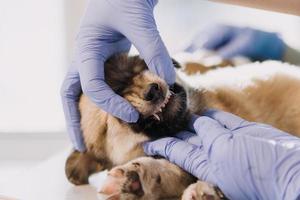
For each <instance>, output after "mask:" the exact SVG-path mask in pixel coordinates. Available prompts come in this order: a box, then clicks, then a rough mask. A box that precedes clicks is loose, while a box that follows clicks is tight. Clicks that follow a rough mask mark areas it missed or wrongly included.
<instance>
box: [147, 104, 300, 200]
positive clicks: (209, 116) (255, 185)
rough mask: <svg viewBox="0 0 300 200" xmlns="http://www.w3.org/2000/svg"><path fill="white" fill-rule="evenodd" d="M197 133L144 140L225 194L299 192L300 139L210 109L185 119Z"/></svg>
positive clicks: (289, 197) (152, 151)
mask: <svg viewBox="0 0 300 200" xmlns="http://www.w3.org/2000/svg"><path fill="white" fill-rule="evenodd" d="M190 128H191V130H192V129H194V131H195V132H196V134H194V133H192V132H188V131H185V132H182V133H179V134H178V138H163V139H159V140H156V141H153V142H148V143H145V145H144V150H145V152H146V153H147V154H148V155H161V156H164V157H166V158H167V159H168V160H170V161H171V162H173V163H175V164H177V165H179V166H180V167H182V168H183V169H185V170H186V171H188V172H189V173H191V174H193V175H194V176H196V177H198V178H199V179H200V180H204V181H207V182H210V183H213V184H215V185H217V186H218V187H219V188H220V189H221V190H222V191H223V192H224V194H225V195H226V196H227V197H228V198H229V199H233V200H234V199H270V200H271V199H272V200H275V199H286V200H293V199H297V198H300V139H299V138H297V137H294V136H291V135H289V134H287V133H285V132H282V131H280V130H278V129H275V128H273V127H271V126H268V125H264V124H258V123H251V122H248V121H245V120H243V119H241V118H239V117H237V116H235V115H233V114H230V113H225V112H221V111H215V110H210V111H208V112H207V113H205V116H201V117H198V118H196V119H195V120H194V121H193V122H191V125H190Z"/></svg>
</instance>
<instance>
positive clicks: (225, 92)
mask: <svg viewBox="0 0 300 200" xmlns="http://www.w3.org/2000/svg"><path fill="white" fill-rule="evenodd" d="M105 69H106V72H105V74H106V81H107V82H108V84H109V85H110V86H111V87H112V89H113V90H114V91H115V92H116V93H117V94H119V95H121V96H123V97H124V98H125V99H127V100H128V101H129V102H130V103H131V104H132V105H133V106H134V107H135V108H136V109H137V110H138V111H139V112H140V113H141V116H140V120H139V121H138V122H137V123H134V124H128V123H125V122H122V121H121V120H119V119H117V118H115V117H113V116H111V115H110V114H108V113H106V112H105V111H103V110H101V109H99V108H98V107H97V106H96V105H95V104H93V103H92V102H91V101H90V100H89V99H88V98H87V97H86V96H84V95H83V96H82V97H81V99H80V105H79V106H80V112H81V126H82V131H83V136H84V140H85V144H86V146H87V151H86V152H85V153H79V152H76V151H75V152H73V153H72V154H71V155H70V156H69V158H68V160H67V163H66V174H67V177H68V179H69V180H70V181H71V182H72V183H74V184H77V185H80V184H86V183H88V176H89V175H90V174H91V173H94V172H98V171H101V170H104V169H111V168H113V167H114V168H113V169H112V170H111V171H110V178H109V180H108V181H107V184H106V187H105V188H103V190H102V191H103V192H104V193H107V194H114V196H113V197H112V199H143V200H152V199H153V200H155V199H170V198H175V199H176V198H177V199H178V198H179V197H180V196H181V194H182V193H183V191H184V189H185V188H187V187H188V186H189V185H190V184H192V183H194V182H195V179H194V178H193V177H192V176H191V175H189V174H187V173H186V172H184V171H183V170H181V169H180V168H178V167H177V166H176V165H173V164H171V163H169V162H168V161H167V160H165V159H158V160H157V159H154V158H150V157H144V156H145V154H144V151H143V149H142V143H143V142H145V141H148V140H150V139H155V138H159V137H163V136H173V134H176V133H177V132H178V131H180V130H184V129H186V126H187V124H188V121H189V117H190V113H194V114H198V115H201V113H202V112H203V111H204V110H205V109H206V108H217V109H221V110H224V111H228V112H231V113H234V114H236V115H238V116H241V117H243V118H245V119H246V120H248V121H256V122H262V123H268V124H270V125H273V126H275V127H277V128H279V129H282V130H284V131H287V132H289V133H292V134H294V135H298V136H300V109H299V108H298V105H297V104H298V102H299V100H300V87H299V86H300V81H299V80H297V79H293V78H291V77H288V76H280V75H279V76H275V77H273V78H272V79H270V80H266V81H256V82H255V84H254V85H251V86H249V87H247V88H245V89H243V90H234V89H230V88H222V87H219V88H217V89H215V90H188V91H190V92H188V100H189V107H188V108H187V102H186V98H187V97H186V95H187V94H186V93H185V92H184V90H183V88H181V87H180V86H178V85H176V86H174V87H173V88H168V86H167V85H166V83H165V82H164V81H163V80H162V79H160V78H159V77H158V76H156V75H154V74H152V73H150V72H149V71H147V67H146V65H145V63H144V62H143V61H142V60H141V59H139V58H138V57H134V58H129V57H128V56H127V55H121V56H117V57H113V58H112V59H110V60H109V61H108V62H107V63H106V67H105ZM124 77H125V78H124ZM153 90H155V94H160V95H159V96H155V95H153V94H152V91H153ZM170 93H172V95H170ZM149 99H150V100H149ZM169 183H172V184H169ZM192 190H197V192H196V193H195V192H193V191H192ZM199 190H200V192H199ZM192 194H197V196H193V195H192ZM200 194H201V195H200ZM193 198H194V199H206V198H211V199H220V198H222V194H221V193H220V192H216V190H215V188H213V187H212V186H210V185H209V184H205V183H203V182H198V183H197V184H194V185H192V186H190V187H189V188H188V189H187V191H186V192H185V193H184V196H183V199H184V200H190V199H193Z"/></svg>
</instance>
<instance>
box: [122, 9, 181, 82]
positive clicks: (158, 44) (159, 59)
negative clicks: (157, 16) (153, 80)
mask: <svg viewBox="0 0 300 200" xmlns="http://www.w3.org/2000/svg"><path fill="white" fill-rule="evenodd" d="M132 12H134V14H132V15H126V16H127V17H126V18H125V19H123V21H122V22H123V23H121V24H118V26H117V27H118V28H117V29H118V30H119V31H120V32H121V33H123V34H124V35H125V37H127V38H128V39H129V40H130V41H131V42H132V44H133V45H134V46H135V47H136V48H137V50H138V51H139V53H140V55H141V57H142V58H143V59H144V60H145V62H146V64H147V66H148V67H149V69H150V71H151V72H153V73H155V74H157V75H159V76H160V77H161V78H163V79H164V80H165V81H166V82H167V83H168V84H169V85H171V84H174V82H175V70H174V66H173V63H172V60H171V58H170V55H169V53H168V51H167V48H166V47H165V45H164V43H163V41H162V39H161V37H160V34H159V32H158V30H157V27H156V23H155V20H154V17H153V8H152V9H151V6H148V9H147V8H143V9H142V11H141V10H139V9H134V10H133V11H132Z"/></svg>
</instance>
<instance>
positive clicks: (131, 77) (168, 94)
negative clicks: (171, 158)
mask: <svg viewBox="0 0 300 200" xmlns="http://www.w3.org/2000/svg"><path fill="white" fill-rule="evenodd" d="M174 65H175V66H176V67H178V66H179V65H178V63H174ZM105 79H106V82H107V83H108V85H109V86H110V87H111V88H112V89H113V90H114V92H116V93H117V94H118V95H120V96H122V97H124V98H125V99H126V100H127V101H129V102H130V103H131V104H132V105H133V106H134V107H135V108H136V110H137V111H138V112H139V113H140V118H139V120H138V122H137V123H131V124H130V126H131V128H132V129H133V130H134V131H135V132H143V133H145V134H147V135H148V136H150V137H151V138H159V137H163V136H170V135H172V134H175V133H177V132H178V131H180V130H183V129H184V128H186V126H187V124H188V120H189V112H188V109H187V97H186V92H185V90H184V88H183V87H182V86H180V85H179V84H176V83H175V84H174V85H172V86H168V85H167V83H166V82H165V81H164V80H163V79H161V78H160V77H159V76H157V75H155V74H153V73H151V72H150V71H149V70H148V67H147V65H146V63H145V62H144V61H143V60H142V59H140V58H139V57H138V56H133V57H128V55H127V54H119V55H114V56H112V57H111V58H110V59H108V60H107V62H106V63H105Z"/></svg>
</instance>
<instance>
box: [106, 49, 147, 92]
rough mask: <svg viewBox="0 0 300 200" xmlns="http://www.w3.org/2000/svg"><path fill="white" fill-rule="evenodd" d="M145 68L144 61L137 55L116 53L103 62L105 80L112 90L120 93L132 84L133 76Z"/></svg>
mask: <svg viewBox="0 0 300 200" xmlns="http://www.w3.org/2000/svg"><path fill="white" fill-rule="evenodd" d="M146 68H147V66H146V64H145V62H144V61H143V60H142V59H141V58H139V57H138V56H132V57H131V56H128V54H126V53H123V54H116V55H113V56H112V57H110V58H109V59H108V60H107V61H106V62H105V64H104V72H105V81H106V83H107V84H108V85H109V86H110V87H111V88H112V90H113V91H114V92H116V93H117V94H119V95H122V92H123V91H124V90H125V89H126V88H127V87H128V86H129V85H131V84H132V80H133V78H134V76H136V75H137V74H139V73H141V72H142V71H143V70H145V69H146Z"/></svg>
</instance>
